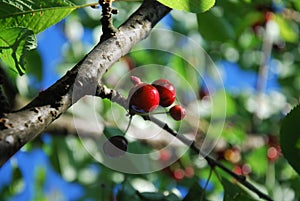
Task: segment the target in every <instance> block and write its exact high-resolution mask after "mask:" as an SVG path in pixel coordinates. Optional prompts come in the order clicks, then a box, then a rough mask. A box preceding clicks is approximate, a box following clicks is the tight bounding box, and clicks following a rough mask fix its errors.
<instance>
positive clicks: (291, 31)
mask: <svg viewBox="0 0 300 201" xmlns="http://www.w3.org/2000/svg"><path fill="white" fill-rule="evenodd" d="M275 21H276V23H277V24H278V26H279V29H280V36H281V37H282V38H283V39H284V40H285V41H287V42H291V43H296V42H298V33H297V30H296V29H295V28H294V26H293V24H292V23H291V22H290V21H288V20H286V19H284V18H283V17H281V16H279V15H275ZM296 26H297V25H296Z"/></svg>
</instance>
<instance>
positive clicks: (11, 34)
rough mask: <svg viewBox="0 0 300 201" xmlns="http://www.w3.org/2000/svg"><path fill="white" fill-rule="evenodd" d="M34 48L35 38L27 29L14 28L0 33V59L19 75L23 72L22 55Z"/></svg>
mask: <svg viewBox="0 0 300 201" xmlns="http://www.w3.org/2000/svg"><path fill="white" fill-rule="evenodd" d="M35 47H36V39H35V36H34V33H33V31H31V30H29V29H26V28H20V27H15V28H8V29H4V30H2V31H0V58H1V60H2V61H3V62H4V63H5V64H6V65H7V66H9V67H10V68H12V69H13V70H15V71H17V72H18V73H19V74H20V75H22V74H23V73H24V72H25V62H24V55H25V54H26V53H27V52H28V51H30V50H32V49H34V48H35Z"/></svg>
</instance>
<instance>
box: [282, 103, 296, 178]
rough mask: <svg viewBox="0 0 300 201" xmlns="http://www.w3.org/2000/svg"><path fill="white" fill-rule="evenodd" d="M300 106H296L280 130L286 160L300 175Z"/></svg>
mask: <svg viewBox="0 0 300 201" xmlns="http://www.w3.org/2000/svg"><path fill="white" fill-rule="evenodd" d="M299 119H300V106H299V105H298V106H296V107H295V108H294V109H293V110H292V111H291V112H290V113H289V114H288V115H287V116H286V117H285V118H284V120H283V122H282V126H281V130H280V144H281V148H282V152H283V154H284V156H285V158H286V159H287V160H288V161H289V163H290V164H291V166H292V167H293V168H294V169H295V170H296V171H297V172H298V174H300V164H299V157H300V135H299V129H300V125H299Z"/></svg>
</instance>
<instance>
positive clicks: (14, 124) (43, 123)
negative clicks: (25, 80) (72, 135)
mask: <svg viewBox="0 0 300 201" xmlns="http://www.w3.org/2000/svg"><path fill="white" fill-rule="evenodd" d="M169 11H170V8H168V7H166V6H164V5H162V4H160V3H159V2H157V1H154V0H145V1H144V2H143V3H142V5H141V6H140V8H139V9H138V10H137V11H136V12H135V13H134V14H132V16H131V17H130V18H129V19H128V20H127V21H126V22H125V23H124V24H123V25H121V26H120V27H119V29H118V31H117V32H116V34H115V35H114V36H113V37H111V38H109V39H107V40H106V41H103V42H101V43H98V44H97V45H96V46H95V47H94V49H93V50H91V52H89V53H88V54H87V55H86V56H85V57H84V58H83V59H82V60H81V61H80V62H79V63H78V64H77V65H75V66H74V67H73V68H72V69H71V70H69V71H68V72H67V73H66V75H64V76H63V77H62V78H61V79H60V80H58V81H57V82H56V83H55V84H54V85H52V86H51V87H49V88H48V89H47V90H45V91H43V92H41V93H40V94H39V95H38V96H37V97H36V98H35V99H34V100H32V101H31V102H30V103H29V104H28V105H27V106H25V107H24V108H22V109H21V110H19V111H16V112H12V113H7V114H4V116H3V117H2V118H1V119H0V167H1V166H2V165H3V164H4V163H5V162H6V161H7V160H8V159H9V158H10V157H11V156H12V155H13V154H14V153H16V152H17V151H18V150H19V149H20V148H21V147H22V146H23V145H24V144H26V143H27V142H29V141H30V140H32V139H34V138H35V137H36V136H38V135H39V134H40V133H41V132H43V131H44V130H45V129H46V128H47V127H48V126H49V125H50V124H51V123H52V122H53V121H54V120H55V119H57V118H59V116H60V115H61V114H62V113H64V112H65V111H66V110H67V109H68V108H69V107H70V106H71V105H72V104H74V103H76V101H78V100H79V99H80V98H82V97H83V96H85V95H94V94H95V93H96V89H97V85H98V84H99V83H101V78H102V76H103V75H104V74H105V72H107V70H108V69H109V67H110V66H111V65H113V64H114V63H115V62H117V61H118V60H119V59H120V58H121V57H122V56H124V55H125V54H127V53H128V52H129V51H130V49H131V48H132V47H133V46H134V45H135V44H136V43H138V42H139V41H141V40H143V39H144V38H146V37H147V36H148V34H149V33H150V31H151V29H152V28H153V27H154V26H155V24H156V23H157V22H158V21H159V20H161V19H162V18H163V17H164V16H165V15H166V14H167V13H168V12H169Z"/></svg>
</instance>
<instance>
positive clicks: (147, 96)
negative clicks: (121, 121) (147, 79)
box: [128, 76, 160, 114]
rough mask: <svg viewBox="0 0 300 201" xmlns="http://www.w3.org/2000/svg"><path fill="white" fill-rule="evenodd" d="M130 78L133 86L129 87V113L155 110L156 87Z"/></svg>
mask: <svg viewBox="0 0 300 201" xmlns="http://www.w3.org/2000/svg"><path fill="white" fill-rule="evenodd" d="M131 80H132V82H133V83H135V86H134V87H133V88H131V90H130V92H129V96H128V102H129V103H128V105H129V113H130V114H134V113H148V112H152V111H153V110H155V109H156V108H157V107H158V105H159V100H160V97H159V93H158V91H157V89H156V88H155V87H154V86H152V85H150V84H146V83H143V82H141V81H140V79H139V78H137V77H135V76H132V77H131Z"/></svg>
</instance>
